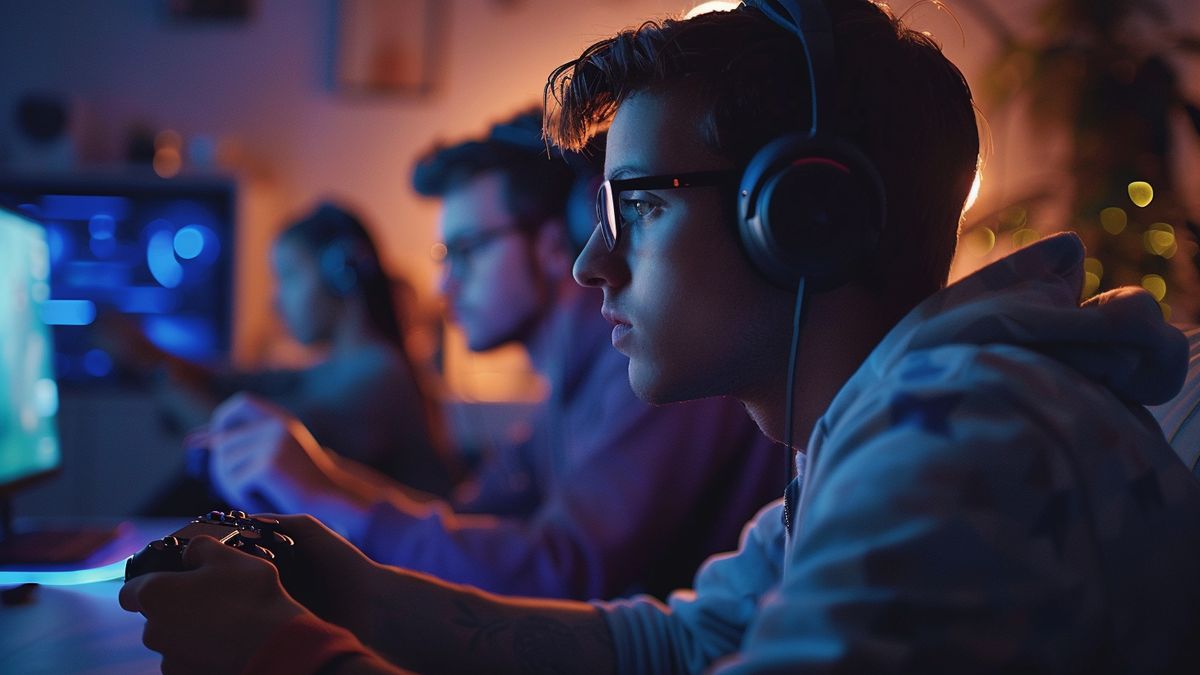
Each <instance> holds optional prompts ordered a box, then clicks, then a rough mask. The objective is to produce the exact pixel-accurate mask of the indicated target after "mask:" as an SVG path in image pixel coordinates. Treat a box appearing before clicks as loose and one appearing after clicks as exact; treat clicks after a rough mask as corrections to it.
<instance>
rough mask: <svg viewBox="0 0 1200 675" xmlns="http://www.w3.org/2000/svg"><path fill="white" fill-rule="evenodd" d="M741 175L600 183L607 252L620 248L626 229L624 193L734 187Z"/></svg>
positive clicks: (598, 202)
mask: <svg viewBox="0 0 1200 675" xmlns="http://www.w3.org/2000/svg"><path fill="white" fill-rule="evenodd" d="M740 175H741V172H740V171H737V170H735V169H723V170H717V171H694V172H691V173H676V174H663V175H660V176H639V177H637V178H613V179H609V180H606V181H604V182H603V183H601V184H600V190H599V191H597V193H596V222H597V224H598V225H599V226H600V234H601V235H603V236H604V243H605V245H607V246H608V250H610V251H612V250H615V249H616V248H617V244H618V243H619V242H620V240H621V230H622V229H624V225H625V216H624V215H623V214H622V213H621V203H620V199H621V193H623V192H629V191H631V190H675V189H678V188H687V187H714V186H719V185H732V184H733V183H734V181H736V180H737V178H738V177H739V176H740Z"/></svg>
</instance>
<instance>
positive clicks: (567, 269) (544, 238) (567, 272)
mask: <svg viewBox="0 0 1200 675" xmlns="http://www.w3.org/2000/svg"><path fill="white" fill-rule="evenodd" d="M533 251H534V256H536V258H537V261H538V265H539V266H540V267H541V269H542V272H543V274H545V275H546V277H548V278H550V279H552V280H553V281H560V280H562V279H563V278H566V277H569V276H571V266H572V265H573V264H575V255H574V254H573V253H572V250H571V242H570V240H569V238H568V236H567V228H566V225H565V224H564V223H563V221H562V219H561V218H549V219H547V220H546V221H544V222H543V223H542V226H541V227H539V228H538V231H537V235H536V236H535V237H534V240H533Z"/></svg>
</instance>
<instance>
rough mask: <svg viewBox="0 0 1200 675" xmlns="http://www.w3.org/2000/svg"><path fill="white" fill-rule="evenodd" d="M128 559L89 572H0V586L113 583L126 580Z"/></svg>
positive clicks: (88, 570)
mask: <svg viewBox="0 0 1200 675" xmlns="http://www.w3.org/2000/svg"><path fill="white" fill-rule="evenodd" d="M126 560H127V559H126V558H122V559H121V560H118V561H116V562H114V563H111V564H109V565H105V566H103V567H94V568H92V569H87V570H54V571H46V572H33V571H13V572H8V571H0V586H19V585H21V584H42V585H44V586H78V585H79V584H91V583H95V582H97V581H112V580H114V579H124V578H125V563H126Z"/></svg>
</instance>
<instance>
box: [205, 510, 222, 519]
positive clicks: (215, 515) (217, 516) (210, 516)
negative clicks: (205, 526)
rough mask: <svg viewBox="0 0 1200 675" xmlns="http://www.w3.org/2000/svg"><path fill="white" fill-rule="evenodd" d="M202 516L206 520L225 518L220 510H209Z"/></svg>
mask: <svg viewBox="0 0 1200 675" xmlns="http://www.w3.org/2000/svg"><path fill="white" fill-rule="evenodd" d="M204 517H205V518H206V519H208V520H225V514H224V513H221V512H220V511H209V512H208V515H206V516H204Z"/></svg>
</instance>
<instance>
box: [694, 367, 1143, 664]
mask: <svg viewBox="0 0 1200 675" xmlns="http://www.w3.org/2000/svg"><path fill="white" fill-rule="evenodd" d="M1003 352H1004V348H997V349H996V350H995V351H988V350H978V349H973V348H962V349H961V350H958V349H956V348H951V349H949V350H948V351H946V352H944V353H943V354H942V356H943V357H945V358H937V359H930V358H927V357H925V358H919V359H910V360H908V361H906V362H902V363H900V364H899V366H898V370H899V371H900V373H901V375H900V376H899V377H895V378H890V379H889V380H888V381H889V382H893V381H895V382H899V384H897V385H892V386H890V387H873V388H872V390H871V391H869V392H864V393H863V394H862V400H861V401H860V403H859V404H858V405H856V406H855V408H854V409H852V410H849V411H847V414H846V415H844V416H843V419H842V420H841V423H840V424H837V423H835V424H834V426H832V427H830V428H831V432H830V435H829V437H828V439H827V441H826V443H825V444H824V446H823V449H822V451H821V456H815V457H810V458H809V461H810V471H812V472H813V473H812V475H811V478H812V481H811V483H810V486H809V488H808V494H807V495H806V500H805V502H804V503H803V504H802V506H801V511H800V514H799V520H798V523H797V524H798V528H799V529H798V531H797V533H796V539H795V540H794V543H793V547H792V549H791V550H790V551H789V553H788V558H787V560H788V562H787V564H786V569H785V571H784V581H783V583H782V584H781V586H780V587H779V588H778V589H777V590H775V591H773V592H772V593H770V594H769V595H768V596H767V597H766V598H765V599H764V602H763V604H762V606H761V608H760V611H759V613H758V615H757V616H756V618H755V620H754V623H753V626H752V627H751V628H750V630H749V632H748V634H747V638H746V641H745V642H744V643H743V645H742V650H741V651H740V652H739V653H738V654H736V655H734V656H733V657H731V658H729V659H727V660H726V661H725V662H724V663H722V664H721V667H720V668H719V669H718V670H719V672H721V673H729V674H732V673H739V674H741V673H760V672H792V673H825V672H872V673H895V672H977V671H981V670H988V671H989V672H990V669H991V668H1001V669H1004V670H1005V671H1006V672H1008V671H1013V672H1016V671H1020V672H1026V671H1037V672H1042V671H1043V670H1045V671H1046V672H1060V671H1063V670H1069V669H1074V668H1077V667H1079V666H1080V662H1079V661H1078V660H1077V659H1078V657H1079V656H1080V654H1079V653H1078V652H1076V653H1072V652H1071V651H1070V649H1071V648H1078V647H1081V645H1080V643H1079V642H1078V638H1079V637H1080V633H1082V631H1085V630H1086V629H1087V628H1088V625H1089V624H1088V622H1089V621H1092V622H1094V621H1095V619H1096V612H1097V607H1098V605H1100V604H1102V602H1103V599H1102V598H1101V597H1099V595H1100V594H1099V592H1098V591H1097V587H1098V585H1097V584H1095V583H1094V582H1095V580H1096V579H1097V578H1098V577H1097V574H1098V572H1097V570H1096V565H1097V563H1096V556H1095V546H1096V542H1095V538H1094V532H1093V531H1092V529H1091V524H1090V522H1088V518H1086V517H1085V514H1086V513H1088V509H1087V506H1086V504H1087V497H1086V495H1085V494H1084V491H1083V490H1082V489H1081V486H1080V482H1079V480H1078V473H1077V471H1078V466H1077V465H1076V464H1075V460H1074V457H1073V454H1074V451H1073V450H1072V448H1076V449H1077V448H1079V447H1080V446H1081V444H1082V443H1081V442H1082V440H1083V438H1082V437H1081V436H1080V435H1079V434H1078V433H1077V435H1076V437H1075V438H1071V437H1069V436H1065V435H1064V434H1063V429H1066V428H1069V427H1070V426H1071V425H1072V424H1074V425H1078V424H1088V423H1095V424H1094V426H1097V427H1098V426H1100V424H1099V421H1098V419H1097V417H1098V415H1097V413H1099V416H1113V417H1117V416H1120V415H1127V414H1128V413H1127V411H1125V409H1124V408H1123V407H1121V406H1120V405H1119V403H1118V402H1117V401H1116V399H1115V398H1112V397H1111V396H1109V397H1108V401H1109V403H1107V408H1104V407H1101V408H1099V410H1097V412H1096V413H1092V414H1091V417H1090V418H1089V417H1088V416H1087V414H1086V413H1085V408H1084V402H1085V401H1086V402H1091V401H1087V399H1088V397H1089V396H1091V394H1089V393H1087V392H1088V391H1092V390H1095V391H1099V390H1098V388H1095V387H1091V388H1090V389H1084V388H1087V387H1088V386H1089V385H1087V384H1086V383H1083V382H1082V380H1081V378H1079V377H1077V376H1072V375H1071V374H1069V373H1068V372H1067V370H1066V369H1065V368H1063V367H1062V366H1060V365H1058V364H1056V363H1054V362H1052V361H1051V360H1049V359H1044V358H1040V357H1037V356H1036V355H1031V354H1028V353H1025V354H1024V355H1022V354H1020V352H1019V350H1009V353H1007V354H1006V353H1003ZM1048 369H1049V371H1050V372H1047V370H1048ZM1081 391H1083V392H1084V393H1080V392H1081ZM1096 396H1099V398H1095V397H1093V398H1094V400H1095V401H1098V402H1100V404H1101V405H1103V396H1104V395H1103V394H1097V395H1096ZM1075 401H1080V402H1078V403H1077V402H1075ZM1072 417H1074V419H1073V420H1068V418H1072ZM1056 418H1062V419H1061V421H1062V422H1064V423H1063V424H1060V423H1059V421H1060V420H1057V419H1056ZM1089 420H1090V422H1089ZM1068 421H1069V422H1070V424H1068V423H1065V422H1068ZM1113 442H1118V439H1113ZM1088 449H1089V450H1090V449H1093V448H1088ZM1068 607H1070V608H1072V609H1066V608H1068ZM1093 627H1094V626H1093ZM1071 631H1076V634H1074V635H1071V634H1070V633H1071ZM1083 634H1086V633H1083ZM1092 635H1093V636H1094V635H1095V634H1094V633H1093V634H1092ZM1091 647H1092V648H1094V647H1095V645H1092V646H1091ZM1085 653H1086V652H1085ZM1070 664H1073V666H1072V667H1071V668H1068V665H1070ZM1093 665H1095V664H1093ZM1084 669H1085V670H1086V669H1087V668H1084Z"/></svg>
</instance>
